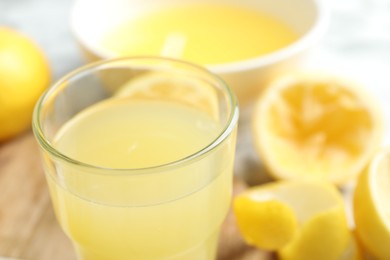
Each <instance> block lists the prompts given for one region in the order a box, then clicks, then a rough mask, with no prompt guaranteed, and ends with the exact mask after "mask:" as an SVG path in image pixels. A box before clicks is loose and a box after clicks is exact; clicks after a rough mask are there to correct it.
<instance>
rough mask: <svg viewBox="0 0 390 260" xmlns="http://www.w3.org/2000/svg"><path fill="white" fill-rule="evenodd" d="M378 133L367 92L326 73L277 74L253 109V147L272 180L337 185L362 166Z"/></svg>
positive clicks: (378, 119)
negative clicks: (277, 76) (318, 182)
mask: <svg viewBox="0 0 390 260" xmlns="http://www.w3.org/2000/svg"><path fill="white" fill-rule="evenodd" d="M382 132H383V126H382V115H381V113H380V110H379V109H378V107H377V104H376V103H375V101H373V100H372V99H371V98H370V95H367V93H365V92H364V91H363V89H362V88H361V87H360V86H359V85H358V84H356V83H354V82H350V81H346V80H345V79H342V78H338V77H335V76H331V75H325V74H319V73H294V74H289V75H285V76H282V77H281V78H279V79H277V80H276V81H274V82H271V83H270V85H269V86H268V87H267V88H266V89H265V90H264V92H263V93H262V95H261V96H260V98H259V100H258V101H257V104H256V106H255V107H254V117H253V136H254V140H255V146H256V148H257V149H256V150H257V151H258V154H259V155H260V158H261V160H262V162H263V163H264V165H265V166H266V168H267V169H268V170H269V172H270V174H271V175H273V176H274V177H275V178H277V179H289V180H293V179H295V180H297V179H316V180H325V181H330V182H332V183H335V184H338V185H342V184H344V183H346V182H347V181H349V180H351V179H353V178H355V177H356V176H357V174H359V173H360V172H361V171H362V170H363V168H364V166H365V165H366V164H367V163H368V160H369V159H370V158H371V156H372V155H373V153H374V151H375V150H376V149H377V148H378V146H379V145H380V142H381V140H382Z"/></svg>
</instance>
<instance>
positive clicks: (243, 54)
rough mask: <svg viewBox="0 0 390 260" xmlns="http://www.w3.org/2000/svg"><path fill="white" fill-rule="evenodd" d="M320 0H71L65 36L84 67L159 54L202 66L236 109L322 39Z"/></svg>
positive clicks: (323, 25) (323, 18)
mask: <svg viewBox="0 0 390 260" xmlns="http://www.w3.org/2000/svg"><path fill="white" fill-rule="evenodd" d="M326 24H327V12H326V8H325V7H324V6H323V1H321V0H295V1H291V0H274V1H258V0H244V1H241V0H228V1H226V0H207V1H206V0H180V1H179V0H148V1H142V2H141V1H135V0H128V1H123V0H110V1H108V0H106V1H99V2H96V1H91V0H78V1H77V2H76V4H75V6H74V8H73V12H72V16H71V27H72V31H73V33H74V35H75V38H76V39H77V41H78V43H79V45H80V46H81V48H82V50H83V53H84V54H85V56H86V58H87V60H88V61H91V60H96V59H105V58H110V57H117V56H127V55H162V56H168V57H174V58H180V59H184V60H187V61H190V62H193V63H197V64H201V65H203V66H206V67H207V68H208V69H209V70H211V71H212V72H214V73H216V74H217V75H219V76H221V77H222V78H223V79H224V80H225V81H226V82H227V83H228V84H229V85H230V86H231V87H232V89H233V90H234V92H235V94H236V95H237V97H238V99H239V101H240V105H245V104H246V103H249V102H250V101H251V100H253V97H254V96H256V93H257V92H259V91H260V90H261V88H262V85H263V84H265V83H266V82H267V81H268V80H269V79H270V78H273V77H274V75H275V74H278V73H280V72H283V71H286V70H289V69H291V68H296V67H297V66H298V65H300V64H302V61H304V60H305V59H304V57H305V56H306V54H307V53H308V51H309V50H310V49H311V48H312V47H314V46H315V44H316V43H317V42H318V41H319V39H321V37H322V36H323V35H324V33H325V29H326Z"/></svg>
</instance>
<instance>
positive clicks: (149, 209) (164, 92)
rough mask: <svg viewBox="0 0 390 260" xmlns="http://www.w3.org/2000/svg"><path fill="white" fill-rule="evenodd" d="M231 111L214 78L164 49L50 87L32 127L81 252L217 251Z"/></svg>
mask: <svg viewBox="0 0 390 260" xmlns="http://www.w3.org/2000/svg"><path fill="white" fill-rule="evenodd" d="M178 93H179V94H178ZM188 97H190V98H188ZM237 120H238V108H237V103H236V99H235V97H234V95H233V93H232V92H231V90H230V89H229V88H228V86H227V85H226V84H225V83H224V82H223V81H222V80H220V79H219V78H218V77H217V76H215V75H213V74H211V73H209V72H208V71H206V70H204V69H202V68H200V67H197V66H195V65H191V64H188V63H185V62H181V61H176V60H170V59H166V58H147V57H144V58H128V59H127V58H126V59H114V60H107V61H103V62H98V63H94V64H91V65H88V66H85V67H83V68H81V69H79V70H77V71H75V72H73V73H71V74H69V75H68V76H66V77H64V78H63V79H61V80H60V81H59V82H58V83H57V84H55V85H54V86H53V87H52V88H50V89H49V90H48V91H47V92H46V93H45V94H44V95H43V96H42V97H41V99H40V101H39V102H38V103H37V106H36V110H35V113H34V120H33V129H34V134H35V136H36V139H37V140H38V143H39V144H40V146H41V148H42V149H41V150H42V154H43V163H44V168H45V173H46V179H47V182H48V186H49V190H50V193H51V198H52V202H53V206H54V209H55V212H56V216H57V219H58V222H59V223H60V225H61V227H62V229H63V230H64V232H65V233H66V234H67V236H68V237H69V238H70V239H71V241H72V242H73V244H74V247H75V250H76V252H77V254H78V256H79V258H80V259H83V260H103V259H112V260H125V259H135V260H136V259H142V260H144V259H145V260H146V259H197V260H201V259H215V257H216V248H217V241H218V234H219V229H220V226H221V224H222V222H223V220H224V218H225V216H226V214H227V211H228V209H229V206H230V199H231V191H232V187H231V186H232V171H233V169H232V168H233V161H234V152H235V141H236V140H235V139H236V124H237Z"/></svg>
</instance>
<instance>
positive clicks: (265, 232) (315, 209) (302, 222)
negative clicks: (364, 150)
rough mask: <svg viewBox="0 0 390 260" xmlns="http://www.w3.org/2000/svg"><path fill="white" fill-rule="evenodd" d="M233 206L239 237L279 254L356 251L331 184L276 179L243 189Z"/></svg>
mask: <svg viewBox="0 0 390 260" xmlns="http://www.w3.org/2000/svg"><path fill="white" fill-rule="evenodd" d="M233 206H234V213H235V216H236V220H237V225H238V227H239V230H240V233H241V234H242V236H243V237H244V239H245V240H246V241H247V242H248V243H249V244H251V245H254V246H256V247H259V248H261V249H265V250H272V251H276V252H277V253H278V255H279V257H280V259H282V260H306V259H307V260H313V259H316V260H322V259H324V260H332V259H335V260H336V259H337V260H340V259H346V260H347V259H348V260H350V259H359V258H358V257H356V258H351V256H355V255H357V253H356V248H355V244H354V241H353V235H352V232H351V231H350V229H349V226H348V222H347V218H346V213H345V207H344V201H343V198H342V196H341V194H340V193H339V192H338V190H337V189H336V188H335V186H333V185H332V184H329V183H325V182H318V181H277V182H274V183H270V184H265V185H260V186H256V187H252V188H250V189H248V190H247V191H245V192H243V193H241V194H240V195H238V196H237V197H236V198H235V199H234V205H233ZM346 257H348V258H346Z"/></svg>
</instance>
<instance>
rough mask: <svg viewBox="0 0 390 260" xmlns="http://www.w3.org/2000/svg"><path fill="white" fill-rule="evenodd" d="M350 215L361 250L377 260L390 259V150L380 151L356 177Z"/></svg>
mask: <svg viewBox="0 0 390 260" xmlns="http://www.w3.org/2000/svg"><path fill="white" fill-rule="evenodd" d="M353 211H354V219H355V225H356V232H357V235H358V236H359V238H360V241H361V242H362V244H363V245H364V247H365V248H367V249H368V251H369V252H370V253H371V254H372V255H374V256H375V257H377V258H378V259H390V247H389V245H390V148H387V149H383V150H381V151H379V152H378V153H377V154H376V155H375V156H374V158H373V160H372V161H371V162H370V164H369V165H368V167H367V169H366V170H365V171H364V172H363V173H362V174H361V175H360V176H359V179H358V182H357V186H356V189H355V192H354V203H353Z"/></svg>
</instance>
